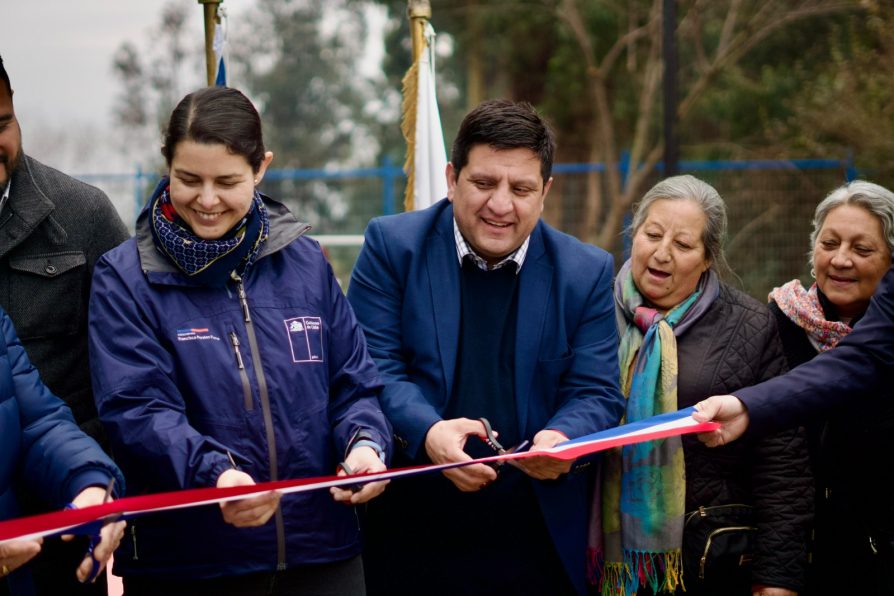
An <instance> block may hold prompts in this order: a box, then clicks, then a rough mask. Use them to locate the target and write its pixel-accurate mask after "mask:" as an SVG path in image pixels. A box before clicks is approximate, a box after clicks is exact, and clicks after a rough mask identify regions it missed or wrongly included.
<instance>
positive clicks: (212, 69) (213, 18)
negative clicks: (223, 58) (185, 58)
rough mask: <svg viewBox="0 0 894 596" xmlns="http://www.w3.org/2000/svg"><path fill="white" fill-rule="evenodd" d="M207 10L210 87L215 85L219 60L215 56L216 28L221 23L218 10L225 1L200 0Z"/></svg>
mask: <svg viewBox="0 0 894 596" xmlns="http://www.w3.org/2000/svg"><path fill="white" fill-rule="evenodd" d="M198 2H199V4H201V5H202V7H203V8H204V10H205V72H206V73H207V74H208V86H209V87H210V86H212V85H214V79H215V77H216V75H217V59H216V57H215V55H214V26H215V25H216V24H217V23H218V22H219V20H220V18H219V17H218V16H217V9H218V7H219V6H220V4H221V3H222V2H223V0H198Z"/></svg>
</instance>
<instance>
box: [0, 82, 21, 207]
mask: <svg viewBox="0 0 894 596" xmlns="http://www.w3.org/2000/svg"><path fill="white" fill-rule="evenodd" d="M21 156H22V130H21V129H20V128H19V121H18V120H16V113H15V110H14V109H13V105H12V92H11V91H10V90H9V89H8V88H7V87H6V83H3V82H0V193H2V191H3V189H4V188H6V185H7V184H9V179H10V178H11V177H12V173H13V172H14V171H15V170H16V168H17V167H18V165H19V162H20V161H21Z"/></svg>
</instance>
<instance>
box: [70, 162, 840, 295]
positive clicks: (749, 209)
mask: <svg viewBox="0 0 894 596" xmlns="http://www.w3.org/2000/svg"><path fill="white" fill-rule="evenodd" d="M617 167H618V169H619V171H620V173H621V178H622V180H626V178H627V174H628V173H629V170H630V167H631V165H630V162H629V157H628V155H627V154H624V155H622V160H621V163H619V164H618V166H617ZM605 170H606V165H605V164H601V163H559V164H555V165H554V167H553V173H554V175H555V178H556V181H557V183H558V184H556V185H554V186H553V191H552V192H551V193H550V198H549V200H548V204H547V211H546V213H545V215H544V216H545V218H546V219H547V220H548V221H549V222H550V223H551V224H552V225H554V226H555V227H558V228H559V229H563V230H564V231H566V232H568V233H570V234H573V235H578V236H581V237H582V239H584V240H588V238H584V237H583V236H584V235H585V234H584V233H583V230H584V229H586V226H585V225H583V224H585V223H586V221H585V220H586V219H587V218H588V216H585V215H584V210H583V205H584V202H585V200H586V199H585V197H584V195H585V194H586V192H587V183H586V180H587V175H588V174H591V173H593V172H604V171H605ZM679 170H680V172H684V173H692V174H694V175H697V176H699V177H701V178H703V179H705V180H706V181H708V182H709V183H711V184H713V185H714V186H715V187H716V188H717V189H718V191H720V194H721V195H722V196H723V197H724V198H725V200H726V202H727V206H728V212H729V219H730V239H729V242H728V243H727V250H728V255H727V256H728V258H729V260H730V262H731V263H732V265H733V268H734V269H735V270H736V271H737V272H739V274H740V276H741V278H742V280H743V286H744V287H745V289H746V290H748V291H749V292H751V293H752V294H754V295H756V296H760V295H761V294H764V295H765V291H766V290H768V289H769V288H771V287H772V285H773V284H775V283H778V282H779V281H786V278H788V279H790V278H792V277H804V276H805V275H806V271H807V269H808V268H807V267H806V266H805V259H804V253H805V252H806V251H807V248H808V246H807V238H808V236H809V225H810V220H811V218H812V212H813V208H814V207H815V206H816V204H817V203H818V202H819V200H820V199H821V198H822V197H823V196H825V194H826V193H827V192H829V191H830V190H831V189H832V188H834V187H835V186H837V185H838V184H840V183H841V182H843V181H844V180H851V179H853V178H855V177H856V176H857V170H856V167H855V166H854V160H853V157H852V156H851V155H847V156H845V157H844V158H842V159H794V160H716V161H682V162H680V164H679ZM660 176H661V168H660V167H659V168H658V171H656V172H655V173H654V175H653V176H652V177H651V179H652V181H656V180H658V179H659V178H660ZM76 177H77V178H80V179H82V180H84V181H86V182H88V183H91V184H94V185H95V186H99V187H100V188H102V189H103V190H105V191H106V193H107V194H109V196H110V197H111V198H112V200H113V202H114V203H115V205H116V207H117V208H118V209H119V211H120V213H121V215H122V218H123V219H124V220H125V222H128V223H130V224H131V226H132V225H133V223H134V222H135V221H136V216H137V214H138V213H139V211H140V209H141V208H142V205H143V203H144V202H145V200H146V196H147V194H148V193H149V192H150V191H151V189H152V187H153V186H154V185H155V183H156V182H157V180H158V179H159V174H158V173H157V172H147V171H145V170H143V169H142V168H140V167H136V168H135V171H134V172H133V173H130V174H84V175H79V176H76ZM405 185H406V177H405V175H404V173H403V171H402V169H401V168H400V167H399V166H398V165H396V164H394V163H393V161H391V160H388V159H386V160H384V161H383V162H382V163H381V164H380V165H379V166H376V167H366V168H353V169H339V170H335V169H294V168H288V169H270V170H268V171H267V174H266V176H265V177H264V181H263V183H262V190H263V191H264V192H267V193H268V194H270V195H271V196H274V197H276V198H277V199H279V200H282V201H283V202H285V203H286V204H287V205H289V207H290V208H291V209H292V210H293V211H295V212H296V213H297V214H298V216H299V217H300V218H301V219H302V220H305V221H309V222H310V223H311V224H312V225H313V226H314V233H316V234H317V235H318V238H320V240H321V242H322V243H324V245H328V249H329V252H330V256H331V258H332V260H333V264H334V266H335V269H336V271H337V272H338V273H339V276H340V277H341V278H342V279H343V280H346V279H347V278H348V277H349V275H350V270H351V268H352V267H353V262H354V259H355V258H356V254H357V251H358V250H359V245H360V243H361V242H362V236H361V234H362V233H363V231H364V229H365V227H366V223H367V222H368V221H369V219H370V218H372V217H375V216H377V215H382V214H392V213H396V212H399V211H401V210H402V209H403V207H402V203H403V193H404V189H405ZM597 219H598V216H597ZM591 227H592V226H591ZM746 232H747V233H746ZM618 257H619V260H620V258H622V255H618Z"/></svg>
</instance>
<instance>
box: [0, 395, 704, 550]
mask: <svg viewBox="0 0 894 596" xmlns="http://www.w3.org/2000/svg"><path fill="white" fill-rule="evenodd" d="M693 411H694V408H686V409H683V410H679V411H677V412H670V413H667V414H660V415H658V416H653V417H651V418H647V419H645V420H640V421H638V422H632V423H630V424H624V425H621V426H618V427H615V428H611V429H608V430H604V431H600V432H597V433H593V434H590V435H586V436H583V437H579V438H577V439H573V440H570V441H565V442H564V443H560V444H559V445H556V446H555V447H551V448H549V449H544V450H542V451H524V452H520V453H509V454H505V455H495V456H491V457H483V458H479V459H473V460H470V461H463V462H454V463H449V464H435V465H428V466H411V467H407V468H396V469H393V470H388V471H385V472H377V473H372V474H354V475H348V476H317V477H314V478H302V479H298V480H280V481H276V482H263V483H260V484H255V485H251V486H232V487H227V488H197V489H189V490H181V491H174V492H167V493H155V494H150V495H141V496H136V497H126V498H123V499H119V500H117V501H112V502H110V503H104V504H102V505H94V506H92V507H84V508H82V509H66V510H62V511H55V512H52V513H44V514H41V515H33V516H30V517H21V518H17V519H11V520H7V521H3V522H0V544H3V543H4V542H8V541H11V540H24V539H35V538H40V537H43V536H53V535H57V534H64V533H71V534H83V533H90V532H94V531H95V525H96V523H97V522H102V521H114V520H118V519H127V518H130V517H134V516H137V515H145V514H149V513H154V512H158V511H166V510H169V509H183V508H187V507H198V506H200V505H211V504H218V503H224V502H226V501H235V500H238V499H244V498H247V497H253V496H257V495H261V494H264V493H267V492H269V491H271V490H276V491H279V492H281V493H283V494H289V493H298V492H306V491H311V490H320V489H324V488H330V487H333V486H351V485H357V484H366V483H368V482H378V481H380V480H391V479H393V478H402V477H405V476H415V475H417V474H429V473H432V472H438V471H442V470H448V469H450V468H459V467H463V466H469V465H472V464H481V463H485V464H486V463H493V462H505V461H509V460H516V459H527V458H531V457H550V458H554V459H560V460H565V461H567V460H574V459H577V458H579V457H581V456H584V455H591V454H593V453H597V452H599V451H604V450H606V449H611V448H612V447H619V446H622V445H630V444H633V443H641V442H643V441H653V440H657V439H663V438H665V437H670V436H675V435H683V434H689V433H697V432H707V431H711V430H714V429H716V428H718V427H719V426H720V425H719V424H717V423H716V422H697V421H696V420H695V419H693V418H692V412H693ZM91 526H93V527H91Z"/></svg>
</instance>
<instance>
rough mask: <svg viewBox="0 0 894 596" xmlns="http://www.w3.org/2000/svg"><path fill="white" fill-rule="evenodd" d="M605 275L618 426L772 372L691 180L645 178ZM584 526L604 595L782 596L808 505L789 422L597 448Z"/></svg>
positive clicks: (795, 587) (770, 348) (764, 322)
mask: <svg viewBox="0 0 894 596" xmlns="http://www.w3.org/2000/svg"><path fill="white" fill-rule="evenodd" d="M631 230H632V235H633V245H632V250H631V257H630V260H628V261H627V262H626V263H625V264H624V265H623V267H622V268H621V270H620V272H619V273H618V277H617V279H616V281H615V304H616V312H617V317H618V325H619V330H620V335H621V343H620V347H619V360H620V364H621V388H622V390H623V392H624V394H625V396H626V397H627V408H626V415H625V419H626V422H634V421H636V420H640V419H642V418H646V417H648V416H652V415H655V414H660V413H663V412H669V411H674V410H677V409H679V408H683V407H687V406H691V405H693V404H695V403H696V402H698V401H699V400H701V399H704V398H705V397H707V396H709V395H714V394H716V393H718V392H720V393H728V392H729V391H732V390H733V389H736V388H739V387H744V386H747V385H751V384H753V383H757V382H759V381H762V380H764V379H768V378H770V377H772V376H775V375H777V374H779V373H780V372H782V371H783V370H784V368H785V363H784V358H783V355H782V346H781V344H780V342H779V338H778V334H777V331H776V325H775V322H774V321H773V318H772V316H771V315H770V313H769V311H768V310H767V308H766V307H765V306H764V305H762V304H760V303H759V302H757V301H756V300H754V299H752V298H750V297H748V296H746V295H744V294H743V293H742V292H739V291H738V290H735V289H733V288H731V287H729V286H727V285H726V284H724V283H722V282H721V281H720V279H719V276H718V273H717V271H718V270H721V269H724V268H726V263H725V258H724V255H723V251H722V248H721V241H722V238H723V236H724V234H725V231H726V207H725V205H724V203H723V200H722V199H721V198H720V196H719V195H718V193H717V191H716V190H715V189H714V188H712V187H711V186H710V185H708V184H706V183H705V182H703V181H701V180H698V179H696V178H693V177H692V176H676V177H673V178H668V179H666V180H664V181H662V182H660V183H658V184H657V185H656V186H655V187H654V188H652V189H651V190H650V191H649V192H648V193H646V195H645V196H644V197H643V199H642V201H641V202H640V203H639V205H638V206H637V209H636V211H635V213H634V217H633V223H632V226H631ZM595 495H596V496H595V498H594V506H593V511H592V522H591V532H590V547H591V548H590V553H589V555H590V561H591V570H592V579H593V581H594V583H595V585H596V587H597V590H598V591H599V592H601V593H602V594H605V595H609V594H611V595H628V596H629V595H633V594H657V593H674V592H682V591H683V590H684V589H685V592H686V594H724V595H735V594H762V595H770V594H773V595H790V594H795V593H797V592H798V591H799V590H800V589H801V588H802V585H803V572H804V567H805V565H806V555H805V551H806V549H805V541H806V529H807V525H808V523H809V521H810V510H811V502H812V494H811V478H810V474H809V466H808V462H807V450H806V442H805V439H804V436H803V431H802V430H797V431H791V432H787V433H784V434H780V435H778V436H774V437H772V438H769V439H766V440H761V441H758V442H744V443H742V444H738V443H737V444H733V445H730V446H727V447H723V448H721V449H711V450H708V449H707V448H706V447H705V446H704V445H702V444H701V443H699V442H698V440H697V439H695V438H692V437H684V438H682V439H681V438H679V437H678V438H671V439H664V440H661V441H653V442H649V443H645V444H641V445H633V446H628V447H624V448H621V449H618V450H615V451H612V452H609V453H607V454H606V456H605V459H604V461H603V464H602V470H601V484H600V486H599V487H598V488H597V490H596V491H595Z"/></svg>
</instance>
